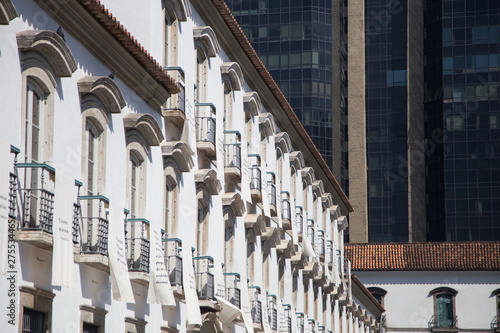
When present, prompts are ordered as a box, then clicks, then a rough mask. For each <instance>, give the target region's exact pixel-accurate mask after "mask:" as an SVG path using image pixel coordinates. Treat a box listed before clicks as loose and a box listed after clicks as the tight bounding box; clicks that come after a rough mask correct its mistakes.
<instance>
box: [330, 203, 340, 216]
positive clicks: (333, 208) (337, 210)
mask: <svg viewBox="0 0 500 333" xmlns="http://www.w3.org/2000/svg"><path fill="white" fill-rule="evenodd" d="M330 216H331V217H332V218H333V219H337V218H339V217H340V208H339V206H337V205H333V206H330Z"/></svg>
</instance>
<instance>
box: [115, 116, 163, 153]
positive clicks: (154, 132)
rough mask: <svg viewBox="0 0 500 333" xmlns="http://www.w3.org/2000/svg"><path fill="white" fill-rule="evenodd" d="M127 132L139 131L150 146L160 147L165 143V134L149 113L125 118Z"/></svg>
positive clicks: (124, 123)
mask: <svg viewBox="0 0 500 333" xmlns="http://www.w3.org/2000/svg"><path fill="white" fill-rule="evenodd" d="M123 125H124V126H125V129H126V130H133V129H135V130H137V131H139V133H141V135H142V136H143V138H144V139H145V140H146V143H147V144H148V145H149V146H159V145H160V143H161V142H162V141H163V133H162V132H161V128H160V125H158V122H157V121H156V119H155V118H154V117H153V116H152V115H150V114H147V113H129V114H127V115H125V116H124V117H123Z"/></svg>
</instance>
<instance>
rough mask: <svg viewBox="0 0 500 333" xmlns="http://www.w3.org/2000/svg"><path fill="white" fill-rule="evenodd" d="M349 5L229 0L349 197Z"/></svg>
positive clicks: (329, 0)
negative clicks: (347, 75) (347, 26)
mask: <svg viewBox="0 0 500 333" xmlns="http://www.w3.org/2000/svg"><path fill="white" fill-rule="evenodd" d="M345 2H346V0H343V1H341V2H338V1H333V4H334V7H332V0H308V1H303V0H286V1H284V0H226V3H227V4H228V6H229V8H230V9H231V10H232V12H233V14H234V16H235V17H236V19H237V20H238V22H239V24H240V25H241V27H242V29H243V31H244V32H245V34H246V36H247V38H248V39H249V41H250V42H251V43H252V45H253V47H254V49H255V50H256V51H257V53H258V54H259V56H260V58H261V59H262V62H263V63H264V64H265V65H266V67H267V69H268V70H269V72H270V73H271V75H272V76H273V78H274V79H275V80H276V81H277V82H278V84H279V85H280V88H281V90H282V92H283V94H284V95H285V96H286V97H287V99H288V101H289V102H290V104H291V106H292V107H293V109H294V111H295V113H296V114H297V116H298V118H299V119H300V120H301V122H302V124H303V126H304V127H305V129H306V130H307V132H308V133H309V135H310V136H311V138H312V139H313V141H314V143H315V145H316V147H317V148H318V150H319V151H320V152H321V154H322V155H323V158H324V159H325V161H326V162H327V164H328V165H330V167H331V169H332V171H333V172H334V174H335V176H336V177H337V179H338V180H339V182H340V184H341V186H342V188H343V189H344V191H346V192H347V190H348V174H347V143H346V140H347V133H346V131H347V118H346V115H347V101H346V97H347V77H346V64H347V49H346V44H345V42H346V38H345V33H346V27H345V25H346V23H347V19H346V11H345ZM341 17H343V18H344V19H341Z"/></svg>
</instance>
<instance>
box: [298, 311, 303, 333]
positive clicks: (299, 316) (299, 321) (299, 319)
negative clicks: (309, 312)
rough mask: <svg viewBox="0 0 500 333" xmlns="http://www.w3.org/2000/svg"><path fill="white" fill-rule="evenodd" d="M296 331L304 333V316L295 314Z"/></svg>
mask: <svg viewBox="0 0 500 333" xmlns="http://www.w3.org/2000/svg"><path fill="white" fill-rule="evenodd" d="M297 329H298V333H304V314H303V313H297Z"/></svg>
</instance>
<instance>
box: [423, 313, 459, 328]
mask: <svg viewBox="0 0 500 333" xmlns="http://www.w3.org/2000/svg"><path fill="white" fill-rule="evenodd" d="M457 323H458V317H457V316H453V317H452V318H448V317H447V318H437V317H436V316H434V315H433V316H432V317H431V319H430V320H429V328H430V329H431V330H432V329H435V328H456V327H458V326H457Z"/></svg>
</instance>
